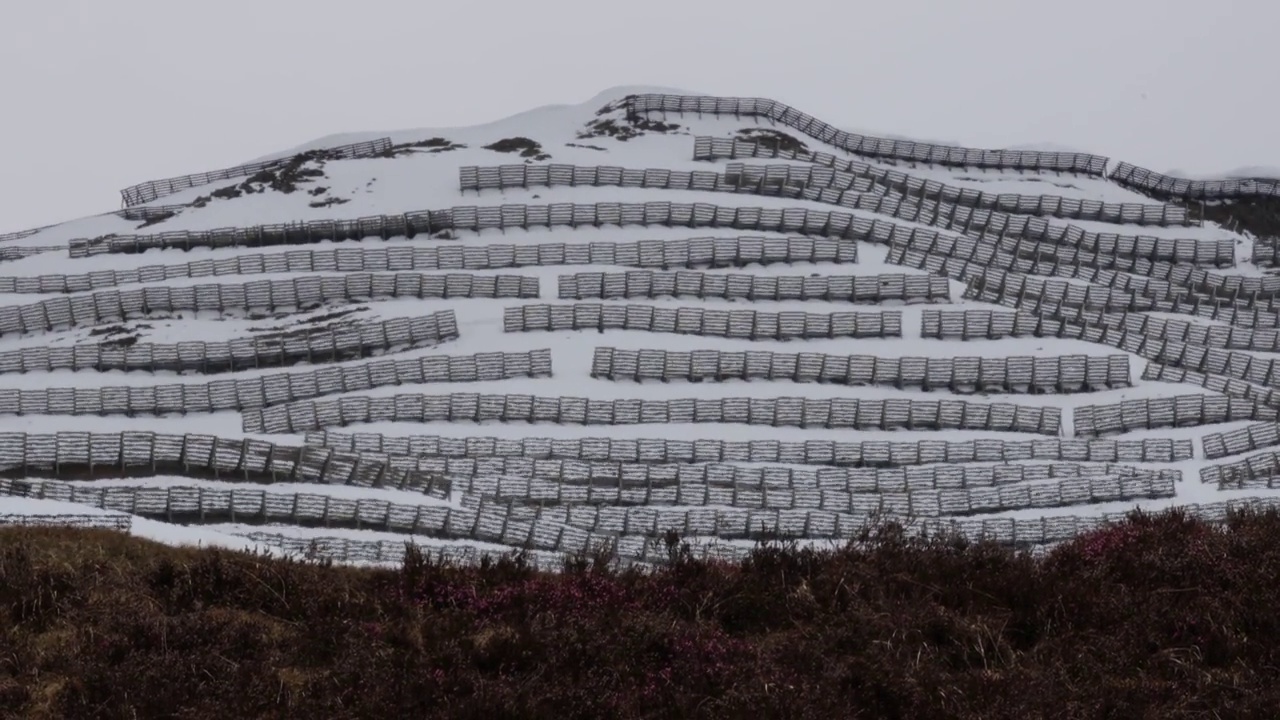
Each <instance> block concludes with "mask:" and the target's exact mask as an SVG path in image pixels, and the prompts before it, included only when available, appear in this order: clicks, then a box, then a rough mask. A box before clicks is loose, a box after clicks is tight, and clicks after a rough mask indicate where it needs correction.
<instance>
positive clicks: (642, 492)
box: [453, 465, 1178, 517]
mask: <svg viewBox="0 0 1280 720" xmlns="http://www.w3.org/2000/svg"><path fill="white" fill-rule="evenodd" d="M654 467H657V466H640V467H638V468H637V469H638V470H645V469H651V468H654ZM680 467H681V468H683V469H685V470H686V472H684V473H682V474H683V475H687V476H693V475H696V474H697V473H696V471H695V470H696V468H695V466H689V465H685V466H680ZM691 471H692V472H691ZM650 472H651V470H650ZM727 476H729V477H731V476H732V472H728V473H727ZM1177 480H1178V473H1176V472H1166V473H1162V474H1158V473H1154V472H1152V473H1149V474H1144V475H1129V476H1111V475H1096V476H1095V475H1083V476H1076V477H1069V476H1068V477H1064V478H1055V477H1051V476H1048V475H1047V474H1046V476H1045V477H1044V478H1043V479H1042V480H1040V481H1039V482H1036V483H1009V484H1001V485H996V484H988V485H985V486H982V485H977V484H975V485H972V486H957V487H945V488H930V487H919V488H905V489H902V488H899V489H892V490H891V489H888V488H886V489H884V490H871V491H863V492H858V491H851V490H848V489H838V488H819V487H816V486H812V487H805V486H801V485H775V486H771V487H767V488H753V487H751V485H750V483H744V484H735V483H733V482H727V483H720V484H714V483H710V482H705V481H703V482H696V481H690V482H684V481H681V482H678V483H666V484H656V483H655V484H643V483H640V484H632V485H630V486H627V487H620V486H619V485H607V484H588V483H582V482H576V483H575V482H561V481H559V480H556V479H547V478H530V477H511V476H498V475H478V476H470V477H466V478H455V479H454V480H453V488H454V490H455V491H456V490H461V491H463V492H467V493H472V494H476V495H482V496H485V497H494V498H497V499H503V500H516V501H525V502H531V503H537V504H539V505H541V506H544V507H545V506H548V505H571V506H581V505H598V506H619V505H621V506H634V505H644V506H651V507H652V506H682V507H731V508H747V509H760V510H765V509H778V510H828V511H831V512H838V513H848V514H854V515H867V514H877V513H888V514H892V515H900V516H914V517H939V516H943V515H948V516H950V515H971V514H975V513H988V512H1000V511H1006V510H1026V509H1032V508H1055V507H1068V506H1072V505H1085V504H1090V503H1097V502H1112V501H1116V500H1133V499H1150V498H1165V497H1173V495H1174V487H1175V483H1176V482H1177ZM599 509H600V511H601V512H602V513H604V512H608V510H610V509H611V508H609V507H601V508H599Z"/></svg>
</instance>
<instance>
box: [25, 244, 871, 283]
mask: <svg viewBox="0 0 1280 720" xmlns="http://www.w3.org/2000/svg"><path fill="white" fill-rule="evenodd" d="M857 261H858V246H857V244H855V243H852V242H848V241H842V240H830V239H823V238H806V237H794V238H770V237H704V238H689V239H677V240H640V241H637V242H592V243H538V244H533V245H441V246H438V247H421V246H414V245H394V246H391V247H349V248H338V249H335V250H289V251H285V252H275V253H258V254H246V255H236V256H233V257H228V258H222V259H216V260H195V261H192V262H188V263H178V264H173V265H146V266H143V267H139V268H134V269H129V270H99V271H96V272H88V273H82V274H77V275H38V276H31V277H0V292H4V293H71V292H84V291H88V290H101V289H103V288H110V287H117V286H120V285H133V284H138V283H156V282H164V281H166V280H172V279H175V278H188V277H221V276H224V275H265V274H288V273H324V272H332V273H356V272H412V271H423V270H500V269H505V268H518V267H542V266H552V265H617V266H621V267H637V268H668V267H691V268H692V267H743V266H746V265H753V264H756V265H774V264H778V263H842V264H849V263H856V262H857Z"/></svg>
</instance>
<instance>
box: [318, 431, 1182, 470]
mask: <svg viewBox="0 0 1280 720" xmlns="http://www.w3.org/2000/svg"><path fill="white" fill-rule="evenodd" d="M306 444H307V445H308V446H312V447H330V448H333V449H336V450H340V451H342V452H349V453H361V452H372V453H386V454H389V455H405V456H416V457H442V458H472V459H477V458H491V457H524V458H538V459H562V460H585V461H591V462H612V463H628V464H635V463H663V464H667V463H734V462H743V463H775V464H784V465H825V466H833V467H884V468H888V467H907V466H912V465H931V464H935V463H943V464H948V465H956V464H961V463H982V462H987V463H1017V462H1034V461H1046V462H1047V461H1065V462H1075V463H1083V462H1091V463H1149V462H1154V463H1167V462H1181V461H1183V460H1190V459H1191V458H1192V457H1193V456H1194V455H1193V445H1192V441H1191V440H1172V439H1169V438H1146V439H1143V440H1103V439H1087V440H1086V439H1050V438H1038V439H1035V440H1001V439H999V438H983V439H981V440H961V441H946V440H919V441H916V442H901V441H893V442H891V441H887V440H805V441H787V440H716V439H705V440H673V439H667V438H638V439H631V438H618V437H591V438H547V437H529V438H505V437H491V436H490V437H486V436H473V437H444V436H440V435H409V436H387V435H381V434H378V433H342V432H332V431H320V432H308V433H307V434H306Z"/></svg>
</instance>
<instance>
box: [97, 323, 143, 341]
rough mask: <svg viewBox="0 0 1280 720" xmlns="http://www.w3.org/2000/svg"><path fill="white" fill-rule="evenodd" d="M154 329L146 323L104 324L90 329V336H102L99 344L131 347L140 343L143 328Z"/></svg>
mask: <svg viewBox="0 0 1280 720" xmlns="http://www.w3.org/2000/svg"><path fill="white" fill-rule="evenodd" d="M150 329H152V328H151V326H150V325H148V324H146V323H133V324H132V326H129V325H102V326H99V327H95V328H93V329H92V330H90V331H89V337H100V338H102V340H101V341H99V342H98V344H99V345H105V346H108V347H129V346H131V345H136V344H137V343H138V338H139V337H141V335H140V332H141V331H142V330H150Z"/></svg>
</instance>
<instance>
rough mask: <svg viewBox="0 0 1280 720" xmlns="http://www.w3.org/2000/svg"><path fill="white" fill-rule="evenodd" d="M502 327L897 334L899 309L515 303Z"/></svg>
mask: <svg viewBox="0 0 1280 720" xmlns="http://www.w3.org/2000/svg"><path fill="white" fill-rule="evenodd" d="M502 329H503V332H533V331H561V330H597V331H600V332H604V331H605V330H631V331H637V332H654V333H677V334H680V335H698V336H701V337H716V338H733V339H738V340H809V339H818V338H837V337H840V338H876V337H878V338H889V337H902V313H900V312H883V313H857V312H837V313H826V314H823V313H801V312H777V313H774V312H763V311H758V310H708V309H705V308H699V307H678V308H670V307H655V306H653V305H625V304H617V305H615V304H600V303H571V304H564V305H546V304H539V305H516V306H513V307H507V308H504V309H503V312H502Z"/></svg>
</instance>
